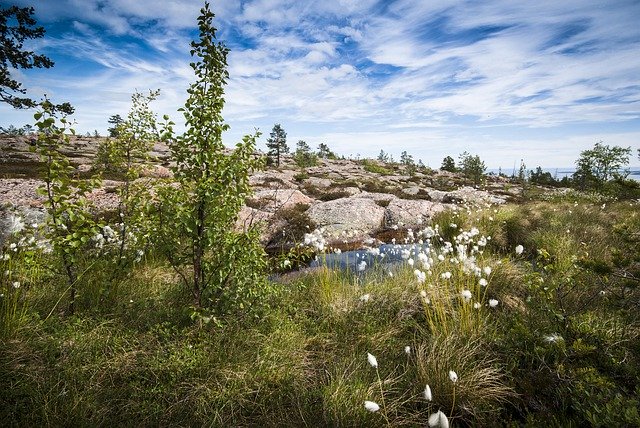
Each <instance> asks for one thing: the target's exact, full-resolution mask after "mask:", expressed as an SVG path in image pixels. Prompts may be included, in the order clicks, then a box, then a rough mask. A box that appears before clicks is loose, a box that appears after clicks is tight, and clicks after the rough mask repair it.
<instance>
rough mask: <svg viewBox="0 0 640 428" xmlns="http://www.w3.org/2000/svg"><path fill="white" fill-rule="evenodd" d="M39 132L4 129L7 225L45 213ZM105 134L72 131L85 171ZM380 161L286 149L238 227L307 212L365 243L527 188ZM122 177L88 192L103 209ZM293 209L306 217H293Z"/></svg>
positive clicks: (153, 167)
mask: <svg viewBox="0 0 640 428" xmlns="http://www.w3.org/2000/svg"><path fill="white" fill-rule="evenodd" d="M33 138H34V137H32V136H21V137H8V136H0V177H3V178H0V223H1V224H7V221H8V219H10V216H12V215H14V214H12V213H18V214H19V215H23V216H31V217H33V215H35V214H34V213H38V215H40V216H43V215H44V214H43V213H44V209H43V204H44V201H45V199H44V197H43V196H41V195H39V194H38V193H37V191H36V189H37V188H38V187H40V186H41V185H42V184H43V183H42V181H40V180H39V179H37V177H38V170H39V167H40V166H41V163H40V160H39V157H38V155H37V154H36V153H33V152H31V151H30V150H29V148H30V147H31V146H32V145H33ZM104 140H105V139H104V138H95V137H72V138H71V141H70V144H69V145H68V147H66V148H65V153H66V154H67V155H68V156H69V159H70V162H71V164H72V165H73V166H74V167H75V168H76V170H77V171H78V172H83V173H84V176H88V175H90V174H91V172H92V163H93V159H94V157H95V154H96V152H97V148H98V146H99V145H100V143H101V142H103V141H104ZM169 154H170V153H169V150H168V147H167V146H166V145H164V144H162V143H158V144H156V145H155V146H154V148H153V150H152V152H151V164H150V165H149V166H148V167H147V168H146V170H145V172H144V176H145V178H143V180H148V181H147V182H148V183H153V182H154V181H155V180H157V179H162V180H166V179H170V178H171V177H172V173H171V170H170V169H169V166H170V165H171V160H170V157H169ZM256 156H260V154H259V153H256ZM375 162H376V161H371V160H369V161H368V162H367V164H365V163H363V162H360V161H356V160H350V159H335V160H328V159H319V160H318V164H317V165H316V166H314V167H309V168H306V169H304V170H302V171H301V169H300V167H298V166H297V165H296V164H295V162H294V159H293V157H292V156H291V155H285V156H283V157H282V159H281V165H280V167H278V168H273V167H272V168H268V169H266V170H264V171H257V172H255V173H254V174H252V176H251V177H250V184H251V186H252V188H253V190H254V192H255V193H254V195H253V196H252V197H250V198H248V199H247V201H246V202H247V205H246V206H244V207H243V208H242V210H241V211H240V213H239V215H238V221H237V223H236V226H237V228H238V229H239V230H243V229H244V230H246V228H247V227H250V226H251V225H255V224H258V223H259V224H261V225H262V233H263V235H262V240H263V242H269V240H270V239H271V238H272V237H274V236H276V235H277V234H278V233H282V231H283V230H284V229H286V228H287V227H288V225H289V224H293V223H296V222H297V223H296V224H298V225H300V224H302V228H303V229H304V221H305V218H307V219H308V221H309V224H312V223H315V224H316V225H317V227H324V228H325V231H326V234H327V235H329V236H332V237H334V238H336V239H340V240H345V241H352V242H353V241H362V242H364V241H366V240H367V239H370V238H369V237H370V236H373V234H374V233H377V232H378V231H380V230H383V229H384V228H385V227H387V228H388V227H392V226H405V227H414V226H416V225H419V224H426V223H428V222H429V221H431V219H432V218H433V216H434V215H435V214H436V213H438V212H440V211H443V210H446V209H450V208H451V207H452V206H453V205H454V204H471V205H486V204H503V203H505V201H507V200H509V198H514V197H519V196H521V194H522V193H521V192H522V189H521V187H520V186H518V185H516V184H514V183H509V182H507V181H505V180H504V179H503V178H498V177H488V179H487V183H486V185H484V186H483V188H482V189H476V188H474V187H471V186H464V183H465V180H464V179H463V178H462V177H461V176H460V175H458V174H454V173H450V172H446V171H439V170H428V169H423V170H418V172H417V173H415V174H414V175H411V176H409V175H406V170H405V169H404V167H402V166H400V165H398V164H392V165H390V164H382V163H379V166H380V169H376V168H372V163H375ZM376 171H377V172H376ZM381 171H382V172H383V173H380V172H381ZM120 184H121V183H120V182H118V181H108V180H105V181H103V185H102V188H100V189H96V190H94V191H93V192H92V193H91V194H90V195H88V198H89V199H90V200H91V201H92V202H93V203H94V205H95V206H96V207H97V208H98V209H99V210H111V209H114V208H116V207H117V193H116V192H115V190H116V189H117V188H118V186H119V185H120ZM149 186H151V187H152V185H151V184H149ZM299 204H305V205H308V206H309V209H308V210H307V211H306V212H304V210H303V209H302V210H300V209H298V210H296V211H295V212H293V211H291V212H289V211H287V210H286V209H287V208H291V207H294V206H296V205H299ZM289 215H291V216H293V215H296V216H298V217H297V218H296V219H293V218H286V217H287V216H289ZM305 216H306V217H305ZM301 222H302V223H301ZM287 230H288V229H287Z"/></svg>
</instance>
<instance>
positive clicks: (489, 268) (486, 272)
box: [482, 266, 491, 276]
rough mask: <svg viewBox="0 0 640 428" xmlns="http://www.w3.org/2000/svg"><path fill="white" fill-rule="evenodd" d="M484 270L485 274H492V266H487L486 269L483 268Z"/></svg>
mask: <svg viewBox="0 0 640 428" xmlns="http://www.w3.org/2000/svg"><path fill="white" fill-rule="evenodd" d="M482 270H483V271H484V274H485V275H487V276H489V275H491V266H485V267H484V269H482Z"/></svg>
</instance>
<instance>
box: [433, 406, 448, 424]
mask: <svg viewBox="0 0 640 428" xmlns="http://www.w3.org/2000/svg"><path fill="white" fill-rule="evenodd" d="M429 426H430V427H431V428H449V419H447V415H445V414H444V413H442V411H441V410H438V412H437V413H433V414H432V415H431V416H429Z"/></svg>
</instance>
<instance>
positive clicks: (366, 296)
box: [360, 293, 371, 303]
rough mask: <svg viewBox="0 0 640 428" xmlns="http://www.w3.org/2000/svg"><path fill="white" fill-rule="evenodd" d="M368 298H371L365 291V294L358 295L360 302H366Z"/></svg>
mask: <svg viewBox="0 0 640 428" xmlns="http://www.w3.org/2000/svg"><path fill="white" fill-rule="evenodd" d="M370 298H371V294H369V293H367V294H365V295H363V296H360V301H361V302H362V303H367V302H368V301H369V299H370Z"/></svg>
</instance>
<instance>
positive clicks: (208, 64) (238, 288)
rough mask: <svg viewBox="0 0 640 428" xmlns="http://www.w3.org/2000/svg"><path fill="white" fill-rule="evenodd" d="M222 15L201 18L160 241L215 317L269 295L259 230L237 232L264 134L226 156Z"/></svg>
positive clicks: (197, 301) (173, 142)
mask: <svg viewBox="0 0 640 428" xmlns="http://www.w3.org/2000/svg"><path fill="white" fill-rule="evenodd" d="M213 17H214V14H213V13H212V12H211V11H210V10H209V6H208V4H205V7H204V8H203V9H202V10H201V15H200V17H199V18H198V26H199V29H200V40H199V41H197V42H196V41H194V42H192V43H191V46H192V55H193V56H196V57H198V60H197V61H196V62H193V63H192V64H191V66H192V68H193V70H194V72H195V74H196V78H197V81H196V82H195V83H193V84H192V85H191V87H190V88H189V91H188V92H189V98H188V99H187V102H186V103H185V107H184V109H182V111H183V114H184V117H185V122H186V132H185V133H184V134H183V135H180V136H173V135H172V134H173V131H172V128H171V124H170V123H169V124H167V125H166V126H165V134H166V135H167V136H168V137H169V138H168V141H169V146H170V148H171V152H172V155H173V158H174V159H175V161H176V166H175V167H174V168H173V172H174V177H175V180H176V182H177V189H178V191H176V187H174V186H173V185H168V186H165V187H164V188H162V189H160V190H159V199H160V200H159V205H158V213H157V215H158V221H159V223H158V228H157V239H158V243H159V245H160V247H161V248H162V250H163V252H164V254H165V255H166V256H167V257H168V259H169V261H170V263H171V265H172V267H173V268H174V269H175V271H176V273H177V274H178V275H179V276H180V278H181V279H182V282H183V283H184V284H185V285H186V286H187V287H189V288H190V289H191V293H192V297H193V303H194V305H195V306H196V307H197V308H202V307H206V308H208V309H210V310H211V311H212V313H213V315H214V316H216V317H218V316H222V315H224V314H228V313H231V312H236V313H238V312H239V313H243V312H246V310H247V309H248V308H249V307H250V306H251V305H252V304H253V303H255V302H256V301H258V300H259V299H260V298H261V297H262V292H263V291H264V290H266V284H265V281H264V278H263V276H262V270H263V268H264V266H265V261H264V257H263V255H264V253H263V250H262V248H261V247H260V245H259V242H258V239H257V238H258V235H257V231H256V230H253V229H252V230H249V231H248V232H235V231H234V228H235V222H236V219H237V216H238V212H239V210H240V208H241V207H242V205H243V204H244V201H245V199H246V197H247V196H248V195H249V193H250V191H251V188H250V186H249V173H250V172H251V171H252V170H254V169H256V168H258V167H260V166H261V162H260V160H259V159H255V158H254V156H253V154H254V151H255V141H256V138H257V136H258V135H247V136H245V137H244V139H243V142H242V143H238V144H237V145H236V147H235V150H234V151H233V152H232V153H231V154H226V153H225V147H224V145H223V143H222V133H223V132H224V131H226V130H227V129H228V128H229V126H228V125H227V124H225V123H224V120H223V118H222V109H223V106H224V85H225V84H226V81H227V78H228V72H227V54H228V49H227V48H226V47H225V45H224V44H223V43H222V42H216V41H215V39H216V30H215V28H214V27H213Z"/></svg>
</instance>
